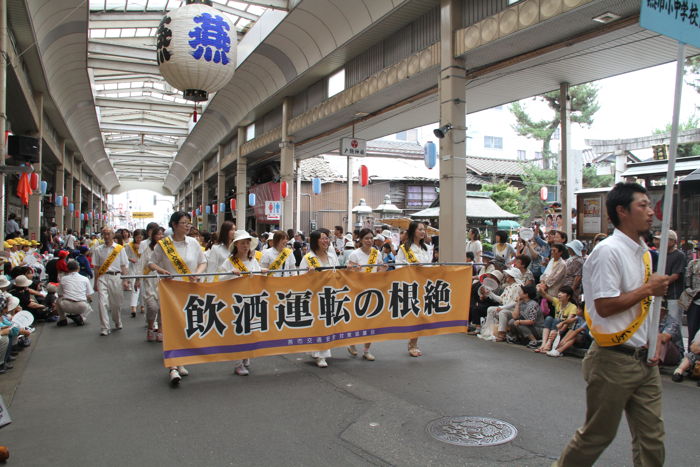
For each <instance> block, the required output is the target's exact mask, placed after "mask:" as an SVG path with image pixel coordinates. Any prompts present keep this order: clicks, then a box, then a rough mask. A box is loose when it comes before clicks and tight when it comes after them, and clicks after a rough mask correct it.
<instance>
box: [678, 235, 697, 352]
mask: <svg viewBox="0 0 700 467" xmlns="http://www.w3.org/2000/svg"><path fill="white" fill-rule="evenodd" d="M695 249H696V251H698V253H700V244H698V245H697V246H696V247H695ZM685 287H686V288H685V290H684V291H683V294H682V295H681V298H684V299H685V301H686V302H687V308H686V317H687V319H688V336H694V335H695V334H696V333H697V332H698V330H700V256H699V257H698V258H696V259H694V260H692V261H689V262H688V266H686V269H685ZM690 344H691V342H690V339H688V351H690Z"/></svg>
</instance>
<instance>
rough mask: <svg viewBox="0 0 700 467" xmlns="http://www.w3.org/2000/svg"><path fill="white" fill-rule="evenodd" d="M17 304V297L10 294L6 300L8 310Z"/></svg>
mask: <svg viewBox="0 0 700 467" xmlns="http://www.w3.org/2000/svg"><path fill="white" fill-rule="evenodd" d="M18 306H19V298H17V297H15V296H14V295H10V298H9V299H8V300H7V309H8V310H9V311H12V310H14V309H15V308H17V307H18Z"/></svg>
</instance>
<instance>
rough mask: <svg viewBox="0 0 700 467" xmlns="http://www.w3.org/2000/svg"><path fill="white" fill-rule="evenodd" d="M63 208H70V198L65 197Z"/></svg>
mask: <svg viewBox="0 0 700 467" xmlns="http://www.w3.org/2000/svg"><path fill="white" fill-rule="evenodd" d="M63 207H64V208H67V207H68V197H67V196H64V197H63Z"/></svg>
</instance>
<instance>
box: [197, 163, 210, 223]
mask: <svg viewBox="0 0 700 467" xmlns="http://www.w3.org/2000/svg"><path fill="white" fill-rule="evenodd" d="M201 177H202V198H201V199H202V203H201V204H202V211H201V213H202V224H201V226H200V227H199V230H201V231H202V232H204V231H206V232H208V231H209V216H208V215H207V204H209V182H207V181H206V180H204V168H203V167H202V175H201Z"/></svg>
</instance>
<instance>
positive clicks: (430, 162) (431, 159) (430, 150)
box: [423, 141, 437, 169]
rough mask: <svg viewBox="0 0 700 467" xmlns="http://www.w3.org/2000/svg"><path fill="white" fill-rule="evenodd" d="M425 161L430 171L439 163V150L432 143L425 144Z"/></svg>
mask: <svg viewBox="0 0 700 467" xmlns="http://www.w3.org/2000/svg"><path fill="white" fill-rule="evenodd" d="M423 160H424V161H425V166H426V167H427V168H429V169H432V168H433V167H435V164H436V163H437V148H436V147H435V143H433V142H432V141H428V142H427V143H425V147H424V148H423Z"/></svg>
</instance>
